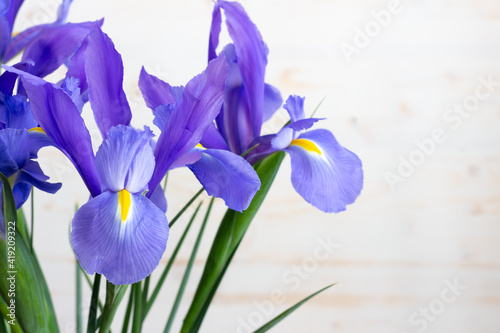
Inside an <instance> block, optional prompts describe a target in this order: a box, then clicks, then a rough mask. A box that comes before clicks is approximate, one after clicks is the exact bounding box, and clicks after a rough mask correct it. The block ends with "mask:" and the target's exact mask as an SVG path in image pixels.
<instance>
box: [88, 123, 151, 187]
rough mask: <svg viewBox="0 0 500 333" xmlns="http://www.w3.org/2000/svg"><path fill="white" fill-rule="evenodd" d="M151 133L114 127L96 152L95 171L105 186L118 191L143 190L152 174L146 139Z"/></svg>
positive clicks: (125, 127)
mask: <svg viewBox="0 0 500 333" xmlns="http://www.w3.org/2000/svg"><path fill="white" fill-rule="evenodd" d="M153 136H154V135H153V132H151V130H150V129H149V128H148V127H145V130H144V131H139V130H136V129H134V128H132V127H128V126H123V125H119V126H115V127H113V128H111V129H110V130H109V132H108V138H107V139H106V140H104V142H103V143H102V144H101V146H100V147H99V150H98V151H97V154H96V165H97V170H98V171H99V174H100V176H101V181H102V183H103V186H104V189H109V190H111V191H113V192H118V191H120V190H122V189H124V188H126V189H127V190H128V191H129V192H131V193H140V192H142V191H143V190H144V189H145V188H146V186H147V184H148V182H149V180H150V178H151V175H152V174H153V169H154V166H155V160H154V156H153V150H152V148H151V145H150V144H149V142H150V141H151V139H152V138H153Z"/></svg>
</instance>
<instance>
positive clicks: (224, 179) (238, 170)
mask: <svg viewBox="0 0 500 333" xmlns="http://www.w3.org/2000/svg"><path fill="white" fill-rule="evenodd" d="M218 61H222V62H225V60H224V56H222V57H221V58H218ZM139 88H140V89H141V91H142V94H143V96H144V99H145V100H146V104H147V105H148V107H149V108H151V109H152V110H153V112H154V115H155V119H154V123H155V125H156V126H157V127H158V128H159V129H160V130H161V131H162V135H163V136H165V138H167V137H168V138H169V139H168V140H172V138H174V137H175V136H177V135H184V134H183V133H182V132H181V131H178V130H177V131H176V129H177V128H178V123H179V122H180V123H182V122H186V121H187V119H189V118H187V117H194V116H198V115H197V113H195V112H193V111H195V110H189V108H190V106H189V105H196V104H207V105H211V108H210V117H206V118H205V121H204V123H203V125H202V127H201V128H202V131H199V132H198V133H197V134H198V135H196V137H192V138H193V139H195V140H194V141H192V143H194V145H196V147H194V148H192V147H191V148H192V149H190V150H185V151H184V153H183V155H181V156H180V157H179V158H178V159H177V160H176V161H175V162H173V163H171V162H169V163H167V164H166V165H170V166H169V169H173V168H177V167H183V166H187V167H188V168H189V169H190V170H191V171H192V172H193V173H194V175H195V176H196V178H197V179H198V180H199V181H200V183H201V184H202V185H203V187H204V188H205V190H206V191H207V193H208V194H209V195H211V196H214V197H219V198H222V199H223V200H224V201H225V203H226V205H227V206H228V207H229V208H231V209H233V210H236V211H240V212H241V211H243V210H245V209H247V208H248V206H249V205H250V202H251V201H252V199H253V197H254V195H255V193H256V192H257V191H258V190H259V188H260V179H259V177H258V176H257V173H256V172H255V170H254V169H253V168H252V166H251V165H250V164H249V163H248V162H247V161H246V160H245V159H244V158H242V157H241V156H238V155H236V154H233V153H232V152H230V151H228V150H227V149H225V147H222V149H219V148H220V147H211V148H210V149H207V148H205V147H203V146H202V145H201V144H200V141H201V139H202V137H203V135H204V133H205V132H206V131H207V130H211V129H212V128H211V126H212V125H213V119H214V118H215V116H216V115H217V114H218V113H219V111H220V105H221V103H222V98H221V100H220V101H217V102H216V101H213V100H200V101H196V100H195V99H194V98H193V97H194V96H192V93H191V92H190V91H192V90H193V87H192V86H190V84H188V85H187V86H186V87H185V88H184V87H171V86H170V85H169V84H168V83H166V82H164V81H162V80H160V79H158V78H157V77H155V76H153V75H150V74H148V73H147V72H146V71H145V70H144V68H143V69H142V71H141V75H140V78H139ZM186 97H187V98H188V99H189V100H190V103H189V105H186V104H185V103H184V101H183V100H182V98H186ZM221 97H222V96H221ZM187 115H188V116H187ZM210 119H211V120H210ZM186 129H187V127H186ZM161 138H162V137H161V136H160V140H159V141H158V146H157V148H158V149H157V151H158V152H161V151H162V150H163V149H164V148H163V144H165V142H162V140H161ZM160 143H161V144H160ZM191 146H192V145H191ZM156 181H158V178H157V179H156ZM154 185H155V184H153V186H154ZM153 188H154V187H150V190H151V189H153Z"/></svg>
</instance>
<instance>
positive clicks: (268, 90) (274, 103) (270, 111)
mask: <svg viewBox="0 0 500 333" xmlns="http://www.w3.org/2000/svg"><path fill="white" fill-rule="evenodd" d="M282 104H283V98H281V93H280V91H279V90H278V89H277V88H276V87H273V86H272V85H270V84H267V83H266V85H265V87H264V110H263V114H262V122H266V121H268V120H269V119H271V117H272V116H273V115H274V113H275V112H276V111H277V110H278V109H279V108H280V107H281V105H282Z"/></svg>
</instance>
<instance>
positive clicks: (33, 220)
mask: <svg viewBox="0 0 500 333" xmlns="http://www.w3.org/2000/svg"><path fill="white" fill-rule="evenodd" d="M34 225H35V188H34V187H33V186H31V232H30V248H31V253H33V234H34V233H35V229H33V226H34Z"/></svg>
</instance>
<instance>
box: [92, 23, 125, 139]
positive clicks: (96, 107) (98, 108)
mask: <svg viewBox="0 0 500 333" xmlns="http://www.w3.org/2000/svg"><path fill="white" fill-rule="evenodd" d="M85 72H86V74H87V84H88V86H89V100H90V105H91V106H92V110H93V111H94V117H95V120H96V123H97V126H98V127H99V130H100V131H101V134H102V137H103V138H107V135H108V130H109V129H110V128H111V127H113V126H116V125H126V126H128V125H129V124H130V120H131V119H132V112H131V111H130V106H129V104H128V102H127V97H126V96H125V92H124V91H123V62H122V57H121V56H120V54H119V53H118V52H117V51H116V49H115V46H114V44H113V42H112V41H111V39H110V38H109V37H108V35H106V34H105V33H103V32H102V31H101V29H99V28H97V29H94V30H92V32H91V33H90V34H89V36H88V45H87V51H86V55H85Z"/></svg>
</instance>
